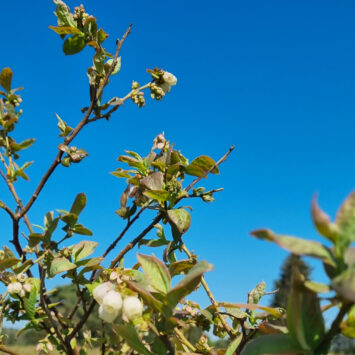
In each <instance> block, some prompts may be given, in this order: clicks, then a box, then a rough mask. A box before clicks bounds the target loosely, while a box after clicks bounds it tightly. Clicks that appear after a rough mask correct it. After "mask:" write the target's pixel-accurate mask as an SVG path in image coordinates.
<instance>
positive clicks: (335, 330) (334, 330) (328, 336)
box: [314, 302, 354, 354]
mask: <svg viewBox="0 0 355 355" xmlns="http://www.w3.org/2000/svg"><path fill="white" fill-rule="evenodd" d="M353 305H354V304H353V303H350V302H344V303H343V304H342V306H341V307H340V310H339V313H338V315H337V316H336V317H335V319H334V320H333V323H332V325H331V327H330V329H329V330H328V331H327V332H326V333H325V334H324V336H323V338H322V341H321V342H320V343H319V344H318V346H317V348H316V349H315V350H314V353H315V354H318V353H319V351H322V350H325V349H328V347H329V345H330V343H331V341H332V339H333V338H334V336H335V335H337V334H339V333H340V323H341V322H342V320H343V318H344V317H345V315H346V314H347V313H348V312H349V310H350V309H351V307H352V306H353Z"/></svg>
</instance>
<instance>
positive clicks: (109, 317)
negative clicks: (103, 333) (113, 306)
mask: <svg viewBox="0 0 355 355" xmlns="http://www.w3.org/2000/svg"><path fill="white" fill-rule="evenodd" d="M117 316H118V312H117V313H110V312H107V311H106V310H105V308H103V307H102V305H101V306H100V307H99V317H100V318H101V319H102V320H104V321H105V322H107V323H112V322H113V321H114V320H115V319H116V317H117Z"/></svg>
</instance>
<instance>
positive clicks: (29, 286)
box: [23, 282, 32, 292]
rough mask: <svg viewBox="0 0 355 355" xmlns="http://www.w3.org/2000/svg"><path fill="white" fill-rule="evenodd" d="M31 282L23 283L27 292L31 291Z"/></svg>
mask: <svg viewBox="0 0 355 355" xmlns="http://www.w3.org/2000/svg"><path fill="white" fill-rule="evenodd" d="M31 288H32V286H31V284H30V283H28V282H26V283H25V284H24V285H23V289H24V290H25V291H26V292H31Z"/></svg>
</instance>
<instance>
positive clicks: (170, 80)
mask: <svg viewBox="0 0 355 355" xmlns="http://www.w3.org/2000/svg"><path fill="white" fill-rule="evenodd" d="M163 80H164V82H166V83H167V84H169V85H171V86H173V85H176V83H177V78H176V76H175V75H173V74H171V73H169V72H167V71H165V72H164V74H163Z"/></svg>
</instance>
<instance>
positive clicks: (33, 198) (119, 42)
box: [20, 25, 132, 218]
mask: <svg viewBox="0 0 355 355" xmlns="http://www.w3.org/2000/svg"><path fill="white" fill-rule="evenodd" d="M131 27H132V25H130V26H129V27H128V29H127V30H126V32H125V33H124V35H123V37H122V39H121V40H117V48H116V53H115V56H114V60H113V62H112V65H111V67H110V69H109V71H108V72H107V74H106V76H105V80H104V81H103V82H102V83H101V85H100V87H99V89H98V91H97V97H99V96H100V95H101V94H102V92H103V89H104V87H105V85H106V84H107V82H108V79H109V77H110V75H111V74H112V72H113V70H114V67H115V66H116V63H117V58H118V55H119V53H120V50H121V47H122V44H123V42H124V40H125V39H126V37H127V36H128V34H129V33H130V31H131ZM95 105H96V100H95V99H92V101H91V104H90V107H89V108H88V110H87V111H86V113H85V115H84V117H83V118H82V120H81V121H80V122H79V123H78V125H77V126H76V127H75V129H74V130H73V131H72V133H71V134H70V135H69V136H68V137H66V138H65V140H64V143H65V144H66V145H68V144H70V143H71V142H72V141H73V139H74V138H75V137H76V136H77V135H78V133H79V132H80V131H81V130H82V128H83V127H84V126H85V125H86V124H87V122H88V119H89V117H90V115H91V113H92V111H93V109H94V107H95ZM63 154H64V152H63V151H61V150H60V151H59V152H58V154H57V156H56V157H55V159H54V160H53V162H52V164H51V165H50V167H49V168H48V170H47V172H46V173H45V174H44V175H43V177H42V179H41V181H40V182H39V184H38V186H37V188H36V190H35V192H34V193H33V194H32V196H31V198H30V199H29V201H28V202H27V204H26V205H25V207H24V208H23V209H22V211H21V213H20V218H21V217H23V216H24V215H25V214H26V213H27V212H28V210H29V209H30V208H31V207H32V205H33V203H34V202H35V201H36V199H37V197H38V195H39V194H40V192H41V191H42V189H43V187H44V185H45V184H46V182H47V181H48V179H49V177H50V176H51V175H52V173H53V172H54V170H55V169H56V168H57V166H58V165H59V164H60V162H61V159H62V156H63Z"/></svg>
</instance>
